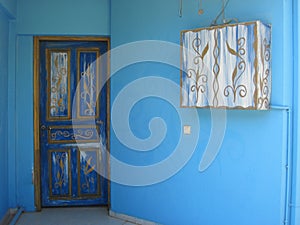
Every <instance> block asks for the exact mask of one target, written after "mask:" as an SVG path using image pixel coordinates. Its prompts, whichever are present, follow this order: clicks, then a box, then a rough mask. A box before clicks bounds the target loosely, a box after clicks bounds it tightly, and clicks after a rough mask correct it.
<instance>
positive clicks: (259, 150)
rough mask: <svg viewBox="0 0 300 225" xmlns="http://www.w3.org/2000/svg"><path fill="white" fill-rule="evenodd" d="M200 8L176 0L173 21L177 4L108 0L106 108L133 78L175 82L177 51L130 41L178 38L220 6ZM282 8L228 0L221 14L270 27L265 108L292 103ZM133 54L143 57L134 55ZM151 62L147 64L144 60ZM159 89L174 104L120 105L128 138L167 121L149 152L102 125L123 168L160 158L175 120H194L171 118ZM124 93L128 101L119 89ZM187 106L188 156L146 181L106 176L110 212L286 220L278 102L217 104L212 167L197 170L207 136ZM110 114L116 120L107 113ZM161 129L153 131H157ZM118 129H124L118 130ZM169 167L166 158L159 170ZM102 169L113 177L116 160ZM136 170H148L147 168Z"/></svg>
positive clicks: (238, 223)
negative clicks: (257, 106) (220, 134)
mask: <svg viewBox="0 0 300 225" xmlns="http://www.w3.org/2000/svg"><path fill="white" fill-rule="evenodd" d="M203 7H204V11H205V13H204V15H202V16H199V15H198V14H197V10H198V3H197V1H185V0H183V16H182V18H180V17H179V16H178V1H174V0H165V1H160V0H153V1H146V0H131V1H122V0H112V3H111V37H112V50H113V52H112V71H113V74H112V76H113V78H112V82H111V95H112V100H111V104H112V106H113V107H114V104H115V100H118V95H122V94H123V93H124V88H125V87H126V85H129V84H132V83H134V82H136V80H137V79H140V78H143V77H149V76H159V77H163V78H167V79H169V80H171V81H173V82H175V83H176V84H179V82H180V80H179V77H180V75H179V70H178V69H177V68H178V67H179V49H178V48H177V49H175V50H174V52H170V53H168V52H166V48H165V46H164V44H162V45H161V49H159V48H158V49H155V48H151V47H146V48H143V47H141V46H143V43H142V44H140V43H132V42H135V41H143V40H149V39H150V40H161V41H166V42H171V43H174V44H177V45H178V44H179V43H180V31H181V30H185V29H193V28H199V27H205V26H209V25H210V23H211V22H212V20H213V19H214V18H215V15H217V13H218V10H219V9H220V8H221V1H220V0H212V1H203ZM291 9H292V8H291V1H271V0H266V1H259V0H254V1H239V0H231V1H230V3H229V5H228V10H227V11H226V16H227V17H228V18H233V17H235V18H238V19H239V21H253V20H257V19H260V20H262V21H264V22H266V23H271V24H272V27H273V38H272V41H273V43H272V55H273V59H272V61H273V67H272V69H273V74H272V79H273V80H272V90H273V92H272V99H271V103H272V105H287V106H291V102H292V90H293V88H292V77H293V74H292V51H291V48H292V37H291V34H292V32H291V30H290V29H291V23H289V22H290V21H291V19H292V17H291V15H292V13H291ZM129 43H132V45H133V46H136V48H134V47H131V45H129ZM144 45H148V43H146V44H145V43H144ZM166 45H168V44H166ZM140 49H141V50H140ZM120 54H121V55H122V57H123V58H122V57H120ZM145 55H146V56H145ZM148 55H153V57H152V58H151V56H149V57H148ZM136 56H139V57H136ZM155 56H156V58H155ZM143 57H144V58H143ZM164 57H165V58H164ZM128 59H129V60H128ZM137 59H144V60H145V61H147V62H137ZM151 59H153V60H154V61H156V62H149V61H148V60H151ZM161 59H163V60H164V61H171V62H174V65H173V66H170V65H166V64H163V63H160V62H161V61H160V60H161ZM126 60H128V61H126ZM122 66H124V67H123V68H122ZM151 85H153V86H155V85H156V84H155V83H153V84H151V83H150V82H147V83H144V85H141V86H140V87H135V90H133V92H132V93H133V95H139V94H142V93H144V92H145V91H147V90H148V89H149V87H150V86H151ZM163 93H165V94H166V95H169V96H174V95H175V96H177V102H176V104H175V107H174V106H170V104H169V103H168V102H167V101H164V100H159V99H157V98H155V97H149V96H148V97H147V98H145V99H143V100H141V101H137V104H136V105H135V106H134V107H133V108H132V110H131V112H130V116H129V122H128V123H129V125H130V126H131V127H130V128H131V131H132V132H134V135H136V136H137V137H138V138H142V139H145V138H148V137H150V136H151V132H150V131H149V127H148V123H149V121H150V120H151V118H154V117H161V118H162V119H164V122H165V125H166V126H167V131H166V136H165V140H164V141H163V142H162V143H161V145H159V146H157V147H156V148H154V149H153V150H152V151H149V152H147V153H140V152H136V151H134V149H133V148H132V147H127V146H128V145H126V144H124V143H122V142H121V141H120V140H119V139H118V138H117V134H116V131H115V130H114V128H112V130H111V133H112V135H111V152H112V155H113V156H114V157H116V158H117V159H119V160H121V161H123V162H126V163H128V164H130V165H133V166H141V165H142V166H146V165H152V164H155V163H157V162H159V161H160V160H163V159H165V158H166V156H168V155H169V154H170V153H172V151H173V150H174V149H175V147H176V144H177V143H178V142H179V141H180V140H179V137H180V132H181V130H182V126H183V125H184V124H181V123H180V121H178V119H181V120H182V121H194V124H193V123H191V124H188V125H191V126H192V131H193V129H194V130H195V128H196V127H197V124H196V122H197V118H195V114H193V109H185V110H186V111H185V113H186V114H185V115H183V116H181V117H179V116H178V115H177V113H178V112H180V111H181V110H180V109H179V107H178V106H179V104H180V102H179V96H180V94H179V88H178V89H177V90H176V89H175V90H174V89H173V90H169V89H167V88H166V89H165V90H164V89H162V90H157V94H163ZM127 97H128V98H134V96H129V95H128V96H127ZM116 104H117V103H116ZM118 104H120V109H119V110H126V109H127V108H128V107H129V106H128V105H126V104H127V102H124V103H123V104H122V103H120V102H118ZM124 112H125V111H124ZM197 113H198V116H197V117H198V119H199V121H200V135H199V142H198V145H197V146H196V150H195V152H194V154H193V156H192V157H191V159H190V160H189V161H188V163H187V164H186V165H185V166H184V167H183V168H182V169H181V170H180V171H179V172H178V173H177V174H176V175H174V176H172V177H170V178H169V179H167V180H164V181H163V182H160V183H156V184H152V185H148V186H130V185H126V182H123V183H122V182H121V184H119V183H118V181H119V180H116V182H114V183H112V186H111V195H112V197H111V200H112V202H111V205H112V211H115V212H117V213H121V214H127V215H131V216H134V217H138V218H142V219H147V220H152V221H156V222H159V223H162V224H167V225H168V224H169V225H176V224H178V225H181V224H209V225H220V224H232V225H253V224H255V225H265V224H272V225H279V224H282V222H283V221H284V220H285V218H286V217H285V216H286V215H285V208H286V201H287V196H286V190H287V189H288V188H287V186H289V180H287V178H288V176H287V175H286V171H285V165H286V160H288V155H287V153H288V150H289V148H288V147H287V142H288V139H287V132H289V131H288V126H287V124H288V114H287V112H286V111H285V110H281V109H278V110H276V109H271V110H270V111H266V112H257V111H239V110H236V111H230V110H229V111H227V112H226V113H227V115H226V121H227V126H226V132H225V137H224V141H223V144H222V146H221V148H220V153H219V155H218V156H217V158H216V160H215V161H214V162H213V164H212V165H211V166H210V167H209V168H208V169H207V170H206V171H204V172H202V173H201V172H199V171H198V166H199V161H200V159H201V157H202V155H203V152H204V151H205V148H206V145H207V143H208V140H209V138H210V131H211V120H212V117H211V114H210V111H209V110H201V109H199V110H197ZM116 115H117V114H116ZM176 115H177V116H176ZM114 119H116V118H114V117H112V120H114ZM124 122H126V123H127V121H124ZM161 131H162V130H156V132H158V133H159V132H161ZM118 132H120V134H121V135H127V134H126V133H125V132H127V131H125V130H124V131H122V130H121V131H118ZM122 132H123V133H122ZM120 134H119V135H120ZM131 144H134V143H131ZM191 148H193V145H192V143H191V142H187V143H185V145H184V146H182V147H181V148H179V149H178V151H183V152H184V151H188V150H189V149H191ZM175 165H176V162H174V166H175ZM172 166H173V165H172V164H171V165H169V168H170V167H172ZM169 168H167V169H169ZM111 170H112V178H113V179H114V178H115V176H116V175H117V173H119V172H120V170H119V167H118V165H117V164H112V168H111ZM163 172H164V171H157V173H163ZM122 176H123V177H124V179H123V181H126V179H127V180H132V179H133V178H132V176H134V175H133V174H130V173H126V171H123V172H122ZM144 176H146V177H147V176H151V171H150V172H149V174H145V175H144ZM137 180H138V181H140V182H142V181H143V180H144V178H143V177H138V179H137Z"/></svg>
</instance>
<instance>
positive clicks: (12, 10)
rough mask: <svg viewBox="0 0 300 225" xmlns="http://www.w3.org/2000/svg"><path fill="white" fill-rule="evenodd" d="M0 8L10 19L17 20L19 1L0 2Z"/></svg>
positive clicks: (3, 0)
mask: <svg viewBox="0 0 300 225" xmlns="http://www.w3.org/2000/svg"><path fill="white" fill-rule="evenodd" d="M0 7H1V8H2V10H3V11H4V12H5V13H6V15H7V16H9V18H11V19H12V18H15V17H16V15H17V0H0Z"/></svg>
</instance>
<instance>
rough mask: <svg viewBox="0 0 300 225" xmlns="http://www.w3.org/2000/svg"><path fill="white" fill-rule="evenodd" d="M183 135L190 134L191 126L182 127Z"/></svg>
mask: <svg viewBox="0 0 300 225" xmlns="http://www.w3.org/2000/svg"><path fill="white" fill-rule="evenodd" d="M183 133H184V134H191V126H188V125H185V126H183Z"/></svg>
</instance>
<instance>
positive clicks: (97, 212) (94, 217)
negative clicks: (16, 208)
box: [16, 207, 133, 225]
mask: <svg viewBox="0 0 300 225" xmlns="http://www.w3.org/2000/svg"><path fill="white" fill-rule="evenodd" d="M16 225H133V223H130V222H127V221H123V220H120V219H116V218H112V217H110V216H108V212H107V208H105V207H83V208H82V207H78V208H45V209H43V210H42V211H41V212H33V213H23V214H22V215H21V217H20V218H19V220H18V222H17V223H16Z"/></svg>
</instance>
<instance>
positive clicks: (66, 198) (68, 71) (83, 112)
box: [40, 40, 108, 207]
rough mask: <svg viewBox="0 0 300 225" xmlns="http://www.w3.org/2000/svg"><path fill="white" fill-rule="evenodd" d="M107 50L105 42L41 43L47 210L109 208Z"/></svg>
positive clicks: (43, 184) (43, 190)
mask: <svg viewBox="0 0 300 225" xmlns="http://www.w3.org/2000/svg"><path fill="white" fill-rule="evenodd" d="M107 50H108V43H107V41H105V40H103V41H78V40H76V41H41V42H40V146H41V154H40V155H41V159H40V160H41V195H42V196H41V198H42V206H43V207H47V206H75V205H105V204H107V201H108V197H107V195H108V194H107V180H106V179H105V176H104V174H105V171H106V167H107V154H106V150H107V149H106V148H107V99H108V98H107V85H106V77H107V72H108V64H107V60H103V58H106V57H107V56H106V55H107V54H105V53H106V52H107ZM99 59H102V60H99ZM99 90H100V91H99ZM98 92H99V95H98Z"/></svg>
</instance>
